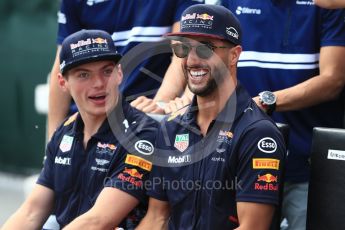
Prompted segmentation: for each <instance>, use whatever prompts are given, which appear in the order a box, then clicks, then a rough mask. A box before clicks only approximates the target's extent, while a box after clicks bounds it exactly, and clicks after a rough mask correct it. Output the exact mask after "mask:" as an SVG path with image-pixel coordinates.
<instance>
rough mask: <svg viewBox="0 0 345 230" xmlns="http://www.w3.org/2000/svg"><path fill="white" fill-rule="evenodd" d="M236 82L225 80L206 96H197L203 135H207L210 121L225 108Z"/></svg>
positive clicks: (198, 120)
mask: <svg viewBox="0 0 345 230" xmlns="http://www.w3.org/2000/svg"><path fill="white" fill-rule="evenodd" d="M235 88H236V82H234V81H232V80H231V81H224V82H223V83H222V84H219V85H218V88H217V89H216V90H215V91H214V92H213V93H212V94H210V95H208V96H206V97H200V96H197V103H198V115H197V123H198V125H199V127H200V131H201V133H202V134H203V136H205V135H206V133H207V130H208V127H209V125H210V123H211V122H212V121H213V120H215V119H216V117H217V116H218V114H219V113H220V112H221V111H222V110H223V109H224V107H225V105H226V103H227V101H228V99H229V97H230V96H231V94H232V93H233V92H234V91H235Z"/></svg>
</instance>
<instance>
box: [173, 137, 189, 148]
mask: <svg viewBox="0 0 345 230" xmlns="http://www.w3.org/2000/svg"><path fill="white" fill-rule="evenodd" d="M188 146H189V134H188V133H187V134H179V135H176V136H175V143H174V147H175V148H177V149H178V150H179V151H180V152H183V151H185V150H186V149H187V148H188Z"/></svg>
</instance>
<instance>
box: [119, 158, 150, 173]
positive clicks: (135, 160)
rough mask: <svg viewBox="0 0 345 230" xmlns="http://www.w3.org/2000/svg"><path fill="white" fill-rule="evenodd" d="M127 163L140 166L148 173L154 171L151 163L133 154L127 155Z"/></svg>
mask: <svg viewBox="0 0 345 230" xmlns="http://www.w3.org/2000/svg"><path fill="white" fill-rule="evenodd" d="M125 163H126V164H129V165H134V166H138V167H139V168H142V169H145V170H147V171H151V169H152V163H151V162H150V161H148V160H145V159H143V158H141V157H138V156H135V155H131V154H127V157H126V162H125Z"/></svg>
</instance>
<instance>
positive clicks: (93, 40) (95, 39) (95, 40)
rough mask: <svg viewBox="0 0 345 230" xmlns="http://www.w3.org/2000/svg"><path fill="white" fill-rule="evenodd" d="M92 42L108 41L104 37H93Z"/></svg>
mask: <svg viewBox="0 0 345 230" xmlns="http://www.w3.org/2000/svg"><path fill="white" fill-rule="evenodd" d="M92 43H97V44H103V43H105V44H106V43H107V39H104V38H100V37H98V38H93V39H92Z"/></svg>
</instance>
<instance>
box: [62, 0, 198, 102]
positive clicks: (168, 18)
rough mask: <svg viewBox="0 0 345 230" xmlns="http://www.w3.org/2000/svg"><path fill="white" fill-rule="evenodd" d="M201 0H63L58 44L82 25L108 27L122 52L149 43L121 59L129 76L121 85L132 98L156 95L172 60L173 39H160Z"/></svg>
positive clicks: (83, 26) (101, 28)
mask: <svg viewBox="0 0 345 230" xmlns="http://www.w3.org/2000/svg"><path fill="white" fill-rule="evenodd" d="M197 3H203V0H164V1H162V0H140V1H138V0H125V1H124V0H111V1H109V0H62V1H61V8H60V11H59V13H58V16H59V17H58V22H59V30H58V44H61V43H62V41H63V40H64V38H65V37H67V36H68V35H70V34H72V33H74V32H77V31H79V30H81V29H100V30H105V31H107V32H108V33H109V34H111V35H112V37H113V40H114V42H115V45H116V47H117V50H118V51H119V52H120V53H121V54H122V55H125V54H128V52H129V51H130V50H131V49H133V48H134V47H136V46H137V45H138V44H143V43H145V48H143V49H142V50H141V51H138V50H136V51H134V52H132V53H130V54H128V55H129V56H124V58H123V59H122V60H121V63H122V67H123V71H124V76H125V78H124V80H123V82H122V84H121V86H120V89H121V92H122V93H123V95H124V96H125V97H128V99H129V100H134V99H135V98H136V97H138V94H139V95H145V96H148V97H153V96H154V95H155V93H156V91H157V90H158V88H159V86H160V85H161V81H162V79H163V77H164V75H165V72H166V70H167V68H168V66H169V64H170V60H171V49H170V46H169V44H170V42H162V43H160V42H161V41H162V35H163V34H165V33H167V32H171V29H172V25H173V24H174V23H175V22H178V21H179V20H180V17H181V14H182V12H183V11H184V10H185V9H186V8H187V7H188V6H191V5H194V4H197Z"/></svg>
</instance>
